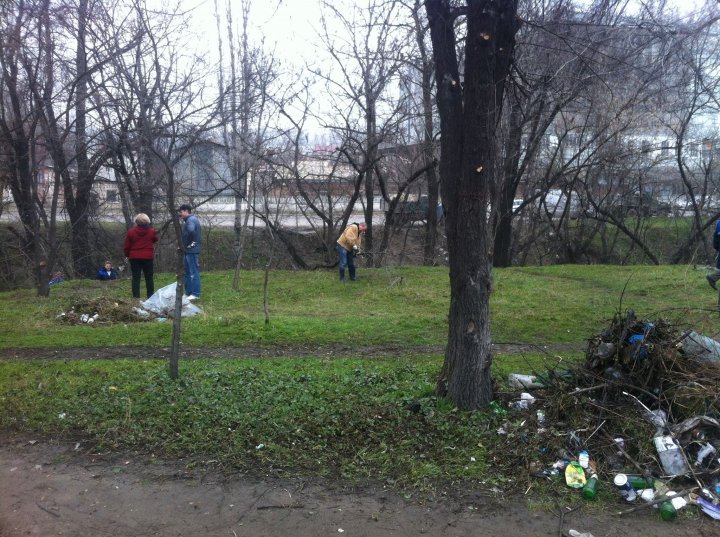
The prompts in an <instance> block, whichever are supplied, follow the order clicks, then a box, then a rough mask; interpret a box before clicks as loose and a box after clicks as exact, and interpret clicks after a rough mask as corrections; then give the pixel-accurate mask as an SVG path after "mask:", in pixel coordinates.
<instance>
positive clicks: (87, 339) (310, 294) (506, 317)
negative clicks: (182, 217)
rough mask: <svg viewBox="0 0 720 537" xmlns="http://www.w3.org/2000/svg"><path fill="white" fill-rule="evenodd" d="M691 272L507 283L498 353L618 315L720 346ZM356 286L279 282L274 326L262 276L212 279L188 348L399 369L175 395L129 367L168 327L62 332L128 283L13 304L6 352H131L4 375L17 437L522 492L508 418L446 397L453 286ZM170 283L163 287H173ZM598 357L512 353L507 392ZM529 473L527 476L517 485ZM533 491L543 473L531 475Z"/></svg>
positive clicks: (503, 363) (336, 371) (207, 376)
mask: <svg viewBox="0 0 720 537" xmlns="http://www.w3.org/2000/svg"><path fill="white" fill-rule="evenodd" d="M704 274H705V273H704V272H702V271H698V270H694V269H693V268H691V267H682V266H672V267H670V266H663V267H608V266H557V267H526V268H512V269H505V270H496V271H495V282H494V287H495V289H494V293H493V296H492V303H491V317H492V327H493V337H494V341H496V342H498V341H499V342H516V343H533V344H537V345H538V346H539V347H542V346H543V345H551V344H556V343H580V342H582V341H583V340H584V339H586V338H588V337H589V336H591V335H593V334H595V333H596V332H598V331H600V330H602V329H603V328H605V327H606V326H607V322H606V320H607V319H608V318H610V317H611V316H612V314H613V312H614V311H616V310H618V309H623V310H624V309H625V308H634V309H635V310H636V312H637V313H638V315H639V316H641V317H648V318H654V317H657V316H659V315H660V316H665V317H673V318H674V320H675V321H676V322H680V323H681V324H686V325H688V326H693V327H694V328H695V329H697V330H698V331H701V332H704V333H707V334H714V333H715V332H716V331H717V328H716V327H717V317H716V314H712V313H711V311H712V308H713V306H714V305H715V301H716V295H715V293H713V292H711V290H710V289H709V288H708V287H707V283H706V282H705V279H704ZM360 275H361V278H362V279H361V280H360V281H359V282H358V283H356V284H354V285H350V284H348V285H344V286H343V285H340V284H338V283H337V282H336V281H335V277H334V273H332V274H330V273H328V272H274V273H273V274H272V275H271V278H270V311H271V322H270V324H269V326H265V324H264V322H263V314H262V277H263V275H262V273H260V272H245V273H243V275H242V288H241V289H240V290H239V291H238V292H235V291H232V290H231V288H230V282H231V274H229V273H211V274H205V275H204V276H203V286H204V287H203V300H202V302H201V305H202V306H203V308H204V310H205V315H203V316H200V317H196V318H191V319H186V320H185V321H184V323H183V334H182V340H183V343H184V344H185V345H193V346H198V347H203V346H213V347H218V346H228V345H232V346H239V345H243V344H262V345H279V344H283V345H303V346H307V345H312V344H323V345H325V344H334V343H340V344H343V345H347V346H349V347H352V345H353V344H359V345H371V344H372V345H381V346H382V345H385V346H393V348H404V349H405V350H404V351H401V352H399V353H398V354H399V355H398V356H394V357H392V358H382V359H377V358H376V359H369V358H366V357H361V356H354V357H352V356H351V357H327V356H325V357H316V358H293V357H288V358H282V359H245V360H208V359H199V360H182V361H181V363H180V367H181V370H180V379H179V380H178V381H174V382H173V381H171V380H170V379H169V378H168V375H167V365H166V364H165V363H164V362H163V361H160V360H148V361H137V360H135V361H131V360H122V357H123V352H122V346H123V345H145V346H151V347H153V346H156V347H161V346H163V347H165V346H167V345H168V342H169V333H170V326H169V324H166V323H156V322H148V323H125V324H123V323H118V324H115V325H112V324H107V325H102V324H100V325H92V326H90V325H81V326H69V325H66V324H62V323H59V322H58V321H56V320H55V315H57V313H59V312H60V311H63V310H64V308H67V307H68V306H69V305H70V304H72V303H73V302H74V301H77V300H78V299H80V298H82V297H88V296H105V297H107V298H110V299H112V298H113V297H115V298H121V297H126V296H127V295H128V294H129V282H127V281H120V282H117V283H118V284H117V285H100V284H99V283H96V282H82V281H75V282H66V283H65V284H62V285H61V286H59V287H55V288H53V290H52V296H51V298H50V299H48V300H44V299H37V298H35V297H34V296H33V293H32V292H31V291H15V292H11V293H4V294H2V295H1V296H0V298H1V300H2V305H3V308H1V309H2V312H1V313H0V323H2V326H3V327H4V332H3V334H2V336H0V347H3V348H8V347H16V346H19V347H52V346H67V347H98V346H114V347H116V348H117V351H116V352H115V353H114V355H113V356H112V357H110V356H109V357H108V358H114V359H113V360H93V361H69V362H62V361H32V362H23V361H1V362H0V430H6V431H8V430H15V431H24V432H30V433H33V434H47V435H52V436H63V437H67V438H84V439H86V440H87V442H89V443H91V444H93V445H98V446H99V447H100V448H101V449H108V450H124V449H139V450H143V451H146V452H152V453H155V454H157V455H162V456H170V457H188V456H192V457H196V458H197V460H215V461H220V464H222V465H224V466H226V467H228V468H233V469H242V470H244V471H246V472H258V473H261V472H269V471H273V472H276V473H280V474H284V475H299V474H300V475H303V474H308V475H326V476H333V477H338V476H340V477H345V478H350V479H368V478H370V479H379V480H385V481H386V482H388V483H392V484H395V485H397V486H401V487H408V488H409V487H420V488H423V487H431V486H432V484H433V483H435V482H436V481H445V482H448V481H450V480H462V481H465V482H468V483H471V482H477V481H482V482H484V483H486V484H487V483H495V484H498V485H504V484H507V481H508V480H510V479H514V478H516V477H517V476H508V475H500V474H499V473H498V472H497V470H496V469H495V466H494V465H493V463H492V456H493V454H492V446H493V444H494V442H495V441H496V439H497V436H496V433H495V431H496V430H497V428H498V426H499V424H500V423H501V421H502V420H503V419H505V417H504V416H503V415H502V414H501V413H496V411H494V410H492V409H488V410H486V411H481V412H462V411H458V410H457V409H455V408H453V407H452V406H451V405H449V404H448V403H447V402H446V401H443V400H437V399H436V398H435V396H434V395H433V389H434V383H435V378H436V375H437V373H438V371H439V369H440V366H441V363H442V356H440V355H427V354H421V353H419V352H418V351H417V350H415V349H417V348H418V347H417V346H418V345H428V344H430V345H433V344H436V345H442V344H443V343H444V339H445V337H446V333H447V324H446V317H447V309H448V302H449V290H448V278H447V272H446V270H444V269H440V268H433V269H430V268H395V269H378V270H368V269H362V270H361V271H360ZM169 280H170V276H168V275H161V276H160V277H159V278H158V286H160V285H164V284H166V283H168V281H169ZM581 357H582V353H581V352H573V353H561V354H560V355H558V353H556V352H550V353H546V352H542V350H541V349H538V351H537V352H534V353H527V352H525V353H509V354H498V355H496V357H495V360H494V363H493V375H494V376H495V378H496V380H497V387H498V393H499V394H501V392H502V390H503V379H504V378H506V376H507V374H508V373H510V372H520V373H529V372H532V371H542V370H543V369H546V368H548V367H563V365H564V364H572V363H573V362H574V361H576V360H579V359H581ZM518 472H524V469H521V468H518ZM524 475H526V474H524Z"/></svg>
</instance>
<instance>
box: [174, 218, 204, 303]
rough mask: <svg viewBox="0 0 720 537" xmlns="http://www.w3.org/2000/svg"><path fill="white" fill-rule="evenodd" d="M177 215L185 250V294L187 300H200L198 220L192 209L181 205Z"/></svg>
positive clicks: (199, 238) (199, 233) (200, 239)
mask: <svg viewBox="0 0 720 537" xmlns="http://www.w3.org/2000/svg"><path fill="white" fill-rule="evenodd" d="M178 214H179V215H180V218H182V219H183V222H184V223H183V228H182V237H181V239H182V244H183V248H185V256H184V264H185V294H186V295H187V297H188V300H195V299H197V298H200V262H199V260H198V257H199V256H200V246H201V244H202V232H201V229H200V220H198V218H197V216H195V215H194V214H192V207H191V206H190V205H187V204H183V205H181V206H180V207H178Z"/></svg>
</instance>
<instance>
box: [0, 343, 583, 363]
mask: <svg viewBox="0 0 720 537" xmlns="http://www.w3.org/2000/svg"><path fill="white" fill-rule="evenodd" d="M583 349H584V344H583V343H563V344H555V345H528V344H524V343H494V344H493V352H494V354H495V355H496V356H499V355H502V354H510V353H520V352H548V353H560V352H576V351H582V350H583ZM444 352H445V347H444V346H442V345H423V346H415V347H408V346H407V345H397V346H392V345H377V346H371V345H367V346H354V345H305V346H300V345H272V346H265V347H263V346H253V345H245V346H242V347H189V346H183V347H182V349H181V358H185V359H195V358H213V359H223V358H292V357H310V356H323V357H328V358H333V357H339V358H343V357H348V356H363V357H367V358H383V357H389V356H401V355H407V354H443V353H444ZM169 355H170V349H169V348H167V347H129V346H116V347H54V348H50V347H34V348H32V347H31V348H24V347H14V348H12V347H11V348H6V349H0V361H4V360H53V359H55V360H97V359H105V360H107V359H113V358H121V359H141V360H152V359H159V358H167V357H168V356H169Z"/></svg>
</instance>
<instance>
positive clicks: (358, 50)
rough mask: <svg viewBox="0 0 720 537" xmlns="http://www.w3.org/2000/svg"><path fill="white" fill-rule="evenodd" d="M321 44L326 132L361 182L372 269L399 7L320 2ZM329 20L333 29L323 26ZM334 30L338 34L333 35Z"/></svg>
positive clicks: (400, 47)
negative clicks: (328, 113) (330, 110)
mask: <svg viewBox="0 0 720 537" xmlns="http://www.w3.org/2000/svg"><path fill="white" fill-rule="evenodd" d="M323 6H324V7H323V12H322V22H321V24H322V29H321V32H322V34H321V39H322V41H323V44H324V46H325V48H326V50H327V52H328V53H329V54H330V57H331V58H332V60H333V65H334V69H330V70H329V71H325V70H321V69H315V73H316V74H317V75H318V76H320V77H321V78H323V79H324V80H325V81H326V83H327V86H328V97H330V100H331V101H332V104H333V107H334V109H335V110H336V113H335V114H334V115H335V118H336V119H335V120H334V121H332V120H331V121H328V122H327V124H326V127H328V128H330V129H331V130H333V131H334V132H336V133H337V136H338V137H339V138H340V139H342V141H343V145H342V148H343V150H344V151H345V152H346V154H347V155H348V156H350V157H352V159H353V163H354V166H355V167H356V169H357V173H358V176H362V177H363V187H364V207H363V209H364V213H365V221H366V222H367V224H368V230H367V232H366V233H365V246H366V248H367V254H368V255H367V256H366V259H367V263H368V264H374V258H373V254H374V248H375V247H374V235H373V233H374V232H373V215H374V211H375V200H376V189H382V188H383V185H382V184H378V183H382V177H380V176H379V175H378V173H377V171H378V162H379V160H380V159H381V158H382V157H381V151H380V146H381V145H382V144H383V143H385V142H387V141H388V140H392V139H394V138H395V136H394V133H395V132H396V130H397V126H398V121H399V119H400V117H399V116H400V115H401V114H402V107H400V106H398V104H397V99H394V98H393V96H392V94H391V93H390V83H391V82H392V81H393V80H395V79H396V78H395V77H396V76H397V74H398V71H399V70H400V68H401V66H402V65H403V53H404V49H405V47H404V43H405V42H407V39H406V38H405V37H404V36H403V35H402V34H401V33H398V32H397V31H396V30H397V29H396V28H395V27H394V24H393V21H394V19H395V18H396V17H397V15H398V11H399V6H398V5H397V4H396V3H394V2H391V3H387V2H370V3H369V5H368V6H367V8H363V9H360V8H359V7H357V6H354V5H352V6H350V8H349V9H348V10H345V9H343V7H346V6H347V3H338V2H324V3H323ZM330 17H332V19H333V24H332V25H330V24H328V19H329V18H330ZM333 28H337V30H333Z"/></svg>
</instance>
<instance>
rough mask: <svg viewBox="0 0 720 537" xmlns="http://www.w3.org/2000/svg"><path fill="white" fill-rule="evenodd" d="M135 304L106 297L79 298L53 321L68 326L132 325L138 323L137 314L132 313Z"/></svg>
mask: <svg viewBox="0 0 720 537" xmlns="http://www.w3.org/2000/svg"><path fill="white" fill-rule="evenodd" d="M135 304H136V302H135V301H130V300H122V299H116V298H108V297H94V298H80V299H76V300H74V301H73V302H72V304H70V306H69V307H68V308H67V309H66V310H65V311H62V312H60V313H59V314H57V315H56V316H55V319H57V320H58V321H60V322H63V323H68V324H94V325H103V324H112V323H132V322H137V321H138V316H137V314H136V313H134V312H133V307H134V305H135ZM142 320H145V319H142Z"/></svg>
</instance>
